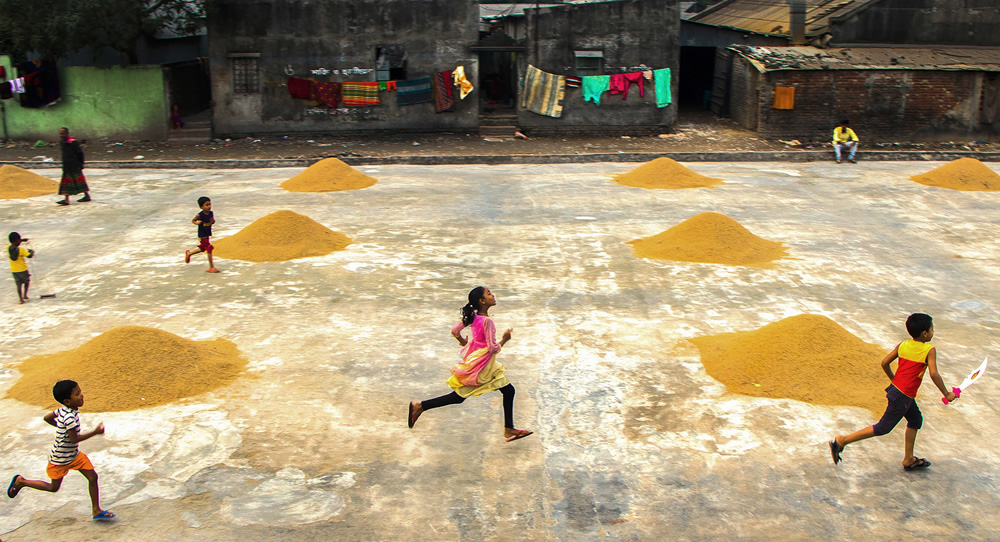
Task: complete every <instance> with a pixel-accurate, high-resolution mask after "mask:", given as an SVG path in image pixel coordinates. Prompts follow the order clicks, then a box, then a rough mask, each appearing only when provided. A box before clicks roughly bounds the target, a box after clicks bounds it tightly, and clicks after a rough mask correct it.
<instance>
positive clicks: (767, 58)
mask: <svg viewBox="0 0 1000 542" xmlns="http://www.w3.org/2000/svg"><path fill="white" fill-rule="evenodd" d="M729 49H730V50H733V51H736V52H737V53H738V54H740V55H742V56H744V57H746V58H748V59H750V61H751V62H752V63H753V64H754V65H755V66H756V67H757V69H759V70H760V71H762V72H767V71H778V70H942V71H997V72H1000V51H998V50H997V49H987V48H982V49H971V48H940V47H935V48H924V47H912V48H911V47H849V48H843V49H840V48H831V49H819V48H817V47H755V46H750V45H735V46H733V47H730V48H729Z"/></svg>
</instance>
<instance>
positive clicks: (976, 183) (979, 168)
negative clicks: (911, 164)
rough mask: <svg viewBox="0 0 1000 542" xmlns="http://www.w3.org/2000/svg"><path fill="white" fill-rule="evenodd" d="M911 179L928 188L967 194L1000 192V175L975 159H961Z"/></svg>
mask: <svg viewBox="0 0 1000 542" xmlns="http://www.w3.org/2000/svg"><path fill="white" fill-rule="evenodd" d="M910 179H911V180H913V181H915V182H918V183H920V184H924V185H927V186H936V187H938V188H950V189H952V190H963V191H967V192H996V191H998V190H1000V175H997V174H996V172H994V171H993V170H992V169H990V168H989V167H988V166H986V164H983V163H982V162H980V161H979V160H976V159H975V158H959V159H958V160H953V161H951V162H948V163H947V164H945V165H943V166H941V167H938V168H935V169H932V170H930V171H928V172H927V173H921V174H920V175H914V176H913V177H910Z"/></svg>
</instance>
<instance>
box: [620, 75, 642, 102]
mask: <svg viewBox="0 0 1000 542" xmlns="http://www.w3.org/2000/svg"><path fill="white" fill-rule="evenodd" d="M622 75H624V76H625V92H624V93H623V94H622V99H623V100H624V99H625V98H627V97H628V87H629V85H630V84H631V83H635V84H637V85H639V96H645V95H646V94H645V92H643V90H642V72H632V73H624V74H622Z"/></svg>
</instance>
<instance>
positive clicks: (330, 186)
mask: <svg viewBox="0 0 1000 542" xmlns="http://www.w3.org/2000/svg"><path fill="white" fill-rule="evenodd" d="M376 182H378V181H377V180H376V179H375V178H374V177H369V176H368V175H365V174H364V173H361V172H360V171H358V170H356V169H354V168H352V167H351V166H349V165H347V164H345V163H343V162H341V161H340V160H338V159H336V158H326V159H323V160H320V161H319V162H316V163H315V164H313V165H311V166H309V167H308V168H307V169H306V170H305V171H303V172H302V173H299V174H298V175H296V176H294V177H292V178H291V179H288V180H287V181H285V182H283V183H281V187H282V188H284V189H285V190H288V191H289V192H339V191H341V190H359V189H361V188H368V187H369V186H372V185H373V184H375V183H376Z"/></svg>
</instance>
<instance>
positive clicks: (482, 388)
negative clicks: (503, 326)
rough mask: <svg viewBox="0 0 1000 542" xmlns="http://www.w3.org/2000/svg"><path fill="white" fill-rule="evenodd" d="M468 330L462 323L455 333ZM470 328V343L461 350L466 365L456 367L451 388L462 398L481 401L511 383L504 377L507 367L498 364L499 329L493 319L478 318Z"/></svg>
mask: <svg viewBox="0 0 1000 542" xmlns="http://www.w3.org/2000/svg"><path fill="white" fill-rule="evenodd" d="M464 328H465V326H464V325H463V324H462V322H458V323H457V324H455V325H454V326H453V327H452V328H451V332H452V334H453V335H457V334H458V333H459V332H460V331H462V330H463V329H464ZM469 328H471V336H470V337H469V343H468V344H466V345H465V346H464V347H463V348H462V350H461V352H462V362H461V363H459V364H458V365H455V366H454V367H452V369H451V378H449V379H448V385H449V386H450V387H451V389H453V390H455V393H457V394H458V395H459V396H461V397H469V396H477V397H478V396H480V395H482V394H484V393H487V392H491V391H495V390H498V389H500V388H502V387H504V386H506V385H507V384H510V382H509V381H508V380H507V377H506V376H504V370H505V369H506V367H504V366H503V364H502V363H500V362H499V361H496V354H497V352H499V351H500V345H499V344H497V329H496V326H495V325H494V324H493V319H492V318H490V317H489V316H480V315H478V314H477V315H476V319H475V320H473V321H472V323H471V324H469Z"/></svg>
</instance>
